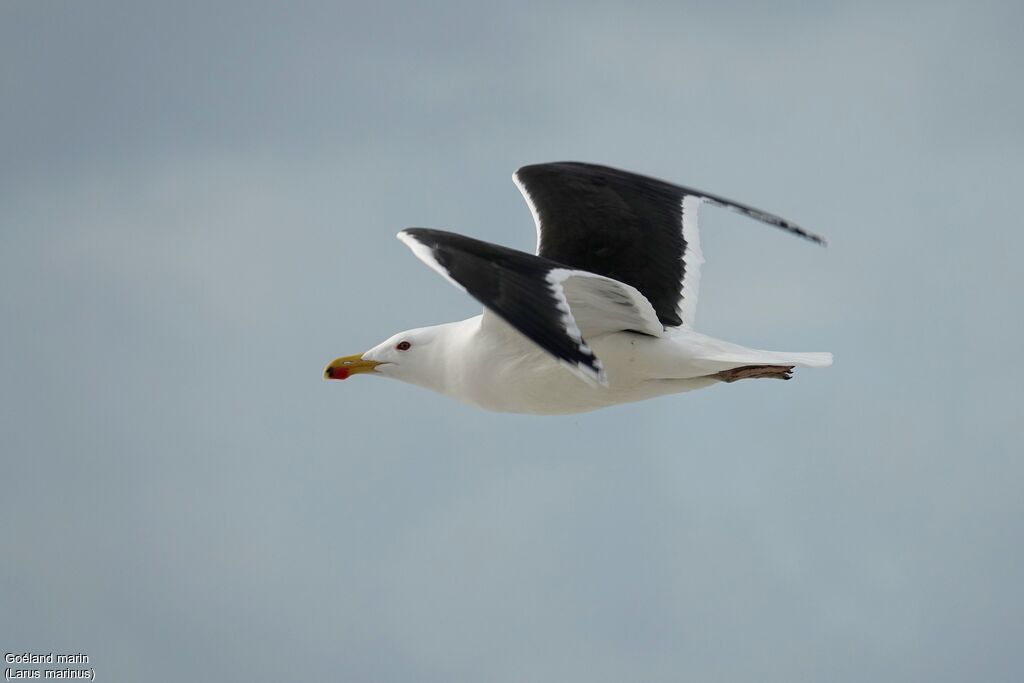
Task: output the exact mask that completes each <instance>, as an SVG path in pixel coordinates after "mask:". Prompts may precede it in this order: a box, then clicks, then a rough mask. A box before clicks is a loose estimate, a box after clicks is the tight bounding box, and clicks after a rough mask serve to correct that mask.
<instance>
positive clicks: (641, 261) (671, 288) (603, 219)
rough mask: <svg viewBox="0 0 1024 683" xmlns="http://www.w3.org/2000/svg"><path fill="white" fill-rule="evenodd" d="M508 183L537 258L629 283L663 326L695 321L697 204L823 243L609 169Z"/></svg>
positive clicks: (576, 167)
mask: <svg viewBox="0 0 1024 683" xmlns="http://www.w3.org/2000/svg"><path fill="white" fill-rule="evenodd" d="M513 179H514V180H515V182H516V185H517V186H518V187H519V189H520V191H521V192H522V193H523V196H524V197H525V199H526V201H527V203H528V204H529V205H530V211H531V212H532V213H533V217H534V221H535V222H536V224H537V237H538V239H537V254H538V255H539V256H542V257H545V258H548V259H551V260H553V261H558V262H560V263H564V264H566V265H567V266H570V267H572V268H577V269H579V270H586V271H590V272H592V273H598V274H600V275H605V276H607V277H610V278H612V279H615V280H619V281H620V282H625V283H626V284H629V285H632V286H633V287H635V288H636V289H638V290H640V292H641V293H643V295H644V296H645V297H647V299H648V300H649V301H650V302H651V304H652V305H653V306H654V309H655V311H656V312H657V314H658V318H659V319H660V320H661V322H662V323H663V324H664V325H665V326H666V327H677V326H679V325H681V324H692V322H693V315H694V313H695V311H696V298H697V285H698V282H699V274H700V272H699V270H700V264H701V263H702V262H703V258H702V257H701V255H700V242H699V235H698V232H697V215H696V213H697V207H698V206H699V204H700V203H701V202H703V201H707V202H710V203H713V204H718V205H721V206H724V207H727V208H730V209H733V210H735V211H739V212H740V213H743V214H745V215H747V216H750V217H751V218H755V219H757V220H759V221H763V222H765V223H769V224H771V225H774V226H777V227H779V228H782V229H783V230H787V231H789V232H791V233H793V234H796V235H799V236H801V237H805V238H807V239H809V240H812V241H814V242H818V243H819V244H824V243H825V241H824V240H823V239H822V238H821V237H819V236H817V235H814V234H812V233H809V232H807V231H806V230H804V229H803V228H801V227H799V226H797V225H795V224H794V223H791V222H789V221H787V220H785V219H783V218H780V217H778V216H775V215H773V214H770V213H767V212H764V211H761V210H760V209H755V208H753V207H750V206H746V205H744V204H740V203H738V202H734V201H731V200H729V199H725V198H723V197H719V196H717V195H713V194H708V193H707V192H701V191H699V190H694V189H691V188H686V187H682V186H679V185H672V184H670V183H666V182H664V181H661V180H656V179H654V178H648V177H646V176H641V175H637V174H635V173H629V172H627V171H620V170H618V169H614V168H609V167H607V166H597V165H594V164H585V163H580V162H556V163H550V164H536V165H533V166H524V167H522V168H520V169H519V170H518V171H516V172H515V174H514V176H513ZM687 200H689V201H687ZM688 270H689V271H690V272H687V271H688Z"/></svg>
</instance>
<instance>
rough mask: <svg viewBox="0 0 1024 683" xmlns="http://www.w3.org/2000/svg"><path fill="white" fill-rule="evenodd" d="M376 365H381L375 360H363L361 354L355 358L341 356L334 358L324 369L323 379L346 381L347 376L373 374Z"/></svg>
mask: <svg viewBox="0 0 1024 683" xmlns="http://www.w3.org/2000/svg"><path fill="white" fill-rule="evenodd" d="M378 365H383V363H379V362H378V361H375V360H363V354H361V353H360V354H357V355H355V356H342V357H341V358H335V359H334V360H332V361H331V362H330V363H328V364H327V367H326V368H324V379H348V377H349V375H358V374H359V373H361V372H373V369H374V368H375V367H377V366H378Z"/></svg>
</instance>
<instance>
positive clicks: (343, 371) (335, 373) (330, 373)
mask: <svg viewBox="0 0 1024 683" xmlns="http://www.w3.org/2000/svg"><path fill="white" fill-rule="evenodd" d="M348 374H349V373H348V368H341V367H338V368H327V377H328V378H329V379H348Z"/></svg>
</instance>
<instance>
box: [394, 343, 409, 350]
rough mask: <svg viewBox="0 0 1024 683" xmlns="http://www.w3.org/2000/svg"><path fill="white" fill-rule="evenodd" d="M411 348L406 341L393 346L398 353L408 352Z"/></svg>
mask: <svg viewBox="0 0 1024 683" xmlns="http://www.w3.org/2000/svg"><path fill="white" fill-rule="evenodd" d="M411 346H412V344H410V343H409V342H407V341H400V342H398V343H397V344H395V348H396V349H398V350H399V351H408V350H409V348H410V347H411Z"/></svg>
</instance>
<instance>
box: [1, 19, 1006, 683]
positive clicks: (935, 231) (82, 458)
mask: <svg viewBox="0 0 1024 683" xmlns="http://www.w3.org/2000/svg"><path fill="white" fill-rule="evenodd" d="M1022 19H1024V17H1022V16H1021V12H1020V9H1019V7H1018V6H1016V5H1015V4H1013V3H978V2H970V3H968V2H960V3H956V2H952V3H899V4H896V3H878V4H870V3H857V4H855V3H847V4H827V3H821V4H818V5H810V6H809V5H807V4H805V3H784V4H776V5H773V6H771V7H769V6H767V5H764V4H760V3H742V2H734V3H716V4H714V5H711V4H703V5H696V4H690V5H687V4H682V3H648V4H644V5H642V6H637V4H636V3H629V5H628V6H627V5H626V4H622V3H560V4H559V5H558V6H557V7H550V6H548V5H547V4H546V3H533V4H531V3H514V4H504V5H494V6H487V5H485V4H482V3H454V2H446V3H431V4H429V5H428V4H423V3H408V4H406V3H352V4H351V5H349V4H338V3H297V4H296V3H289V4H287V5H286V4H284V3H281V4H278V5H272V4H268V3H216V4H214V5H210V4H208V3H160V4H156V3H153V4H148V3H113V2H92V3H57V2H8V3H5V4H4V5H3V6H2V8H0V86H2V92H3V93H4V98H3V107H2V108H0V123H2V126H0V318H2V320H3V321H4V322H3V335H2V337H0V345H2V353H0V373H2V376H3V377H4V382H3V384H2V389H0V416H2V420H3V428H2V429H0V458H2V461H0V462H2V464H3V466H4V472H5V477H4V495H3V497H2V498H0V533H2V537H3V539H4V546H3V547H4V557H3V560H2V561H0V589H2V590H0V613H3V614H4V619H3V621H2V624H0V643H2V646H3V648H5V651H7V650H18V651H21V650H44V651H50V650H54V651H57V650H68V651H83V652H87V653H89V654H90V655H91V656H92V657H93V659H94V662H95V666H96V669H97V671H98V673H99V675H100V676H103V677H105V678H107V679H108V680H143V679H144V680H150V681H177V680H182V679H187V678H195V677H197V676H199V674H198V673H197V671H198V668H199V667H204V673H203V675H202V676H199V677H201V678H204V679H207V680H237V679H239V678H241V677H243V676H244V677H246V678H248V679H251V680H279V679H281V678H333V679H340V680H377V681H405V680H424V681H451V680H488V681H509V682H512V681H523V680H560V681H563V680H574V681H575V680H578V681H588V682H592V681H621V680H649V681H670V680H671V681H678V680H729V681H740V680H751V681H753V680H757V681H765V680H769V681H794V680H833V681H864V680H892V681H896V680H900V681H903V680H930V681H943V680H948V681H959V680H992V681H994V680H1019V679H1020V677H1021V675H1022V674H1024V660H1022V657H1021V654H1020V652H1019V647H1018V641H1019V633H1020V630H1021V628H1022V627H1024V594H1022V589H1021V587H1020V580H1019V579H1020V576H1021V575H1022V571H1024V566H1022V564H1024V552H1022V551H1021V548H1022V547H1024V544H1022V541H1024V538H1022V523H1021V521H1020V520H1021V519H1024V503H1022V502H1021V496H1020V495H1019V489H1020V482H1021V481H1022V480H1024V465H1022V463H1021V462H1020V459H1019V456H1018V455H1017V451H1019V450H1020V447H1019V442H1020V438H1019V436H1018V435H1019V428H1020V427H1019V426H1020V423H1021V419H1022V418H1024V411H1022V405H1024V403H1022V402H1021V401H1020V400H1019V397H1018V395H1017V393H1018V390H1017V387H1018V386H1019V384H1020V381H1021V379H1022V376H1021V375H1022V373H1021V371H1020V369H1019V368H1018V367H1016V365H1015V361H1014V358H1013V355H1012V354H1013V353H1014V352H1015V351H1016V350H1017V349H1018V348H1020V346H1021V344H1022V342H1024V323H1022V322H1021V318H1020V316H1019V315H1018V313H1017V309H1018V308H1019V303H1018V302H1017V297H1016V296H1015V293H1016V292H1017V291H1019V290H1020V289H1021V285H1022V284H1024V277H1022V275H1021V269H1020V268H1019V266H1018V265H1016V263H1015V261H1014V259H1015V257H1016V255H1017V254H1019V253H1021V251H1022V249H1024V237H1022V236H1021V231H1020V230H1019V229H1018V223H1019V219H1018V217H1017V214H1018V212H1017V211H1015V210H1013V209H1012V208H1011V201H1013V199H1014V198H1015V197H1016V196H1017V194H1018V188H1019V186H1020V185H1021V182H1022V180H1024V161H1022V157H1021V154H1020V152H1021V149H1022V146H1024V140H1022V129H1021V127H1020V123H1019V122H1020V121H1021V120H1022V118H1024V111H1022V109H1024V96H1022V92H1021V89H1020V88H1019V86H1017V80H1019V74H1018V71H1019V69H1020V67H1021V65H1022V64H1024V49H1022V47H1021V44H1020V41H1019V40H1018V39H1017V37H1016V33H1015V30H1016V29H1017V27H1019V26H1020V24H1021V20H1022ZM557 159H582V160H589V161H596V162H603V163H609V164H613V165H618V166H622V167H625V168H630V169H633V170H638V171H642V172H646V173H650V174H652V175H656V176H660V177H664V178H667V179H671V180H675V181H678V182H681V183H686V184H690V185H694V186H697V187H701V188H705V189H708V190H710V191H714V192H719V193H721V194H724V195H726V196H730V197H735V198H736V199H740V200H743V201H747V202H750V203H752V204H754V205H756V206H762V207H764V208H765V209H768V210H770V211H775V212H778V213H780V214H782V215H784V216H787V217H790V218H792V219H794V220H796V221H798V222H800V223H802V224H805V225H807V226H808V227H809V228H811V229H814V230H816V231H820V232H822V233H824V234H826V235H827V236H828V237H829V238H830V240H831V243H832V246H831V247H830V248H829V249H828V250H821V249H816V248H814V247H813V246H810V245H808V244H805V243H802V242H800V241H798V240H793V239H791V238H788V237H787V236H785V235H781V234H778V233H777V232H776V231H772V230H770V229H768V228H766V227H764V226H761V225H758V224H755V223H752V222H750V221H744V220H743V219H741V218H739V217H736V216H732V215H730V214H728V213H724V212H715V211H714V210H710V211H707V212H706V213H705V216H704V218H703V220H702V226H703V229H704V243H705V253H706V255H707V257H708V264H707V266H706V268H705V271H704V280H703V285H702V300H701V305H700V308H699V311H698V325H699V327H700V328H701V329H702V330H704V331H706V332H708V333H711V334H715V335H718V336H722V337H725V338H729V339H733V340H735V341H737V342H740V343H746V344H750V345H754V346H761V347H766V348H780V349H792V350H831V351H833V352H835V353H836V359H837V363H836V366H835V367H834V368H832V369H830V370H828V371H818V372H811V371H805V372H801V373H798V375H797V377H796V379H795V380H794V381H793V382H790V383H787V384H781V383H773V382H764V383H754V382H750V383H740V384H737V385H730V386H723V387H718V388H713V389H710V390H707V391H704V392H699V393H696V394H690V395H683V396H676V397H668V398H664V399H659V400H655V401H651V402H646V403H642V404H637V405H631V406H622V407H619V408H615V409H612V410H607V411H603V412H598V413H593V414H588V415H583V416H578V417H569V418H555V419H552V418H531V417H524V416H507V415H492V414H486V413H479V412H476V411H473V410H472V409H469V408H465V407H463V406H460V405H458V404H455V403H452V402H449V401H447V400H446V399H443V398H440V397H437V396H434V395H431V394H427V393H426V392H423V391H421V390H419V389H417V388H415V387H407V386H404V385H401V384H398V383H394V382H386V381H383V380H381V381H372V380H366V381H360V380H364V379H365V378H356V379H355V380H353V381H350V382H346V383H344V384H339V383H330V384H328V383H324V382H322V381H321V380H320V370H321V368H322V365H323V363H324V362H325V361H327V360H329V359H330V358H332V357H334V356H336V355H340V354H342V353H352V352H357V351H360V350H363V349H364V348H367V347H368V346H369V345H371V344H374V343H376V342H378V341H379V340H380V339H383V338H384V337H386V336H388V335H390V334H391V333H393V332H395V331H397V330H400V329H403V328H407V327H413V326H418V325H422V324H430V323H434V322H441V321H444V320H451V319H456V318H459V317H465V316H468V315H472V314H473V313H475V311H476V307H475V305H474V304H473V302H471V301H470V300H468V299H466V298H465V297H464V296H463V295H462V294H461V293H459V292H458V291H456V290H454V289H452V288H451V287H450V286H449V285H448V284H447V283H445V282H444V281H443V280H441V279H440V278H438V277H437V276H436V275H435V274H434V273H432V272H430V271H429V270H428V269H426V268H424V267H423V266H422V264H420V263H419V262H417V261H416V260H415V259H414V258H413V257H412V256H411V255H410V254H409V253H408V252H407V251H406V250H405V248H404V247H402V245H401V244H399V243H398V242H397V241H395V240H394V239H393V234H394V233H395V232H396V231H397V230H398V229H400V228H402V227H406V226H410V225H424V226H430V227H440V228H448V229H452V230H456V231H459V232H464V233H467V234H472V235H475V236H478V237H482V238H484V239H490V240H493V241H496V242H500V243H503V244H507V245H510V246H515V247H519V248H524V249H530V248H532V241H533V228H532V225H531V223H530V217H529V213H528V212H527V210H526V208H525V206H524V205H523V203H522V201H521V199H520V198H519V195H518V193H517V192H516V190H515V188H514V187H513V185H512V184H511V180H510V174H511V172H512V170H513V169H514V168H515V167H516V166H518V165H521V164H524V163H531V162H538V161H549V160H557ZM371 282H372V283H373V284H372V286H371V285H370V284H369V283H371Z"/></svg>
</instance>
